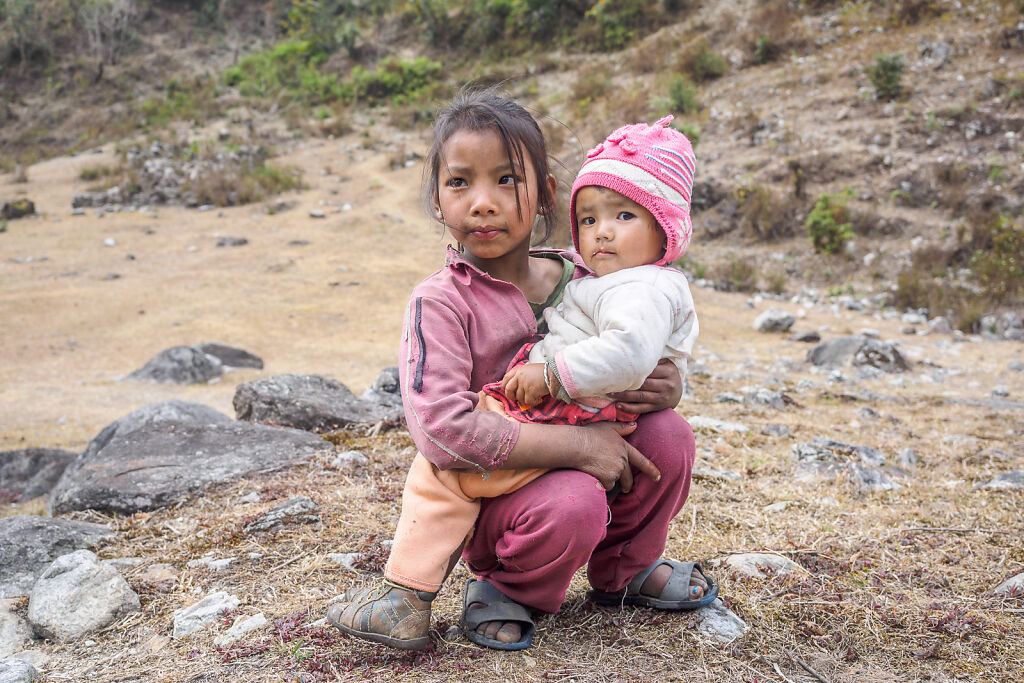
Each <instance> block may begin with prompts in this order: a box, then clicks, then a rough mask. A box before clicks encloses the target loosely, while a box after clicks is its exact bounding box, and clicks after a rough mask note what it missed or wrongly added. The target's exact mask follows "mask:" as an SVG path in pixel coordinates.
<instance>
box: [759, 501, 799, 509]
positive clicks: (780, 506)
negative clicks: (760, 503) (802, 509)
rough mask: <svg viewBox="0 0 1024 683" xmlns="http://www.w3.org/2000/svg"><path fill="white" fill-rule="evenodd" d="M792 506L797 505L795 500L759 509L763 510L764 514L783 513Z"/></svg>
mask: <svg viewBox="0 0 1024 683" xmlns="http://www.w3.org/2000/svg"><path fill="white" fill-rule="evenodd" d="M794 505H797V502H796V501H795V500H780V501H779V502H777V503H772V504H771V505H765V506H764V507H763V508H761V509H762V510H764V511H765V512H783V511H784V510H786V508H789V507H792V506H794Z"/></svg>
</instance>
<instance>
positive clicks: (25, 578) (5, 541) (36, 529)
mask: <svg viewBox="0 0 1024 683" xmlns="http://www.w3.org/2000/svg"><path fill="white" fill-rule="evenodd" d="M113 535H114V532H112V531H111V530H110V529H108V528H107V527H105V526H101V525H99V524H90V523H88V522H73V521H71V520H67V519H50V518H47V517H39V516H37V515H18V516H15V517H4V518H0V597H3V598H7V597H13V596H16V595H27V594H28V592H29V591H30V590H32V586H33V584H34V583H35V582H36V579H37V578H38V577H39V575H40V574H42V573H43V571H44V570H45V569H46V568H47V567H48V566H49V565H50V563H51V562H53V561H54V560H56V559H57V558H58V557H60V556H62V555H66V554H68V553H70V552H72V551H74V550H78V549H80V548H95V547H96V546H97V545H99V544H100V543H101V542H102V541H105V540H108V539H110V538H111V537H113Z"/></svg>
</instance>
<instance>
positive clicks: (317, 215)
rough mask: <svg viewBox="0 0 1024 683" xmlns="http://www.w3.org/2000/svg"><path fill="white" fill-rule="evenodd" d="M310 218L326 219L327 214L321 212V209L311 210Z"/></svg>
mask: <svg viewBox="0 0 1024 683" xmlns="http://www.w3.org/2000/svg"><path fill="white" fill-rule="evenodd" d="M309 217H310V218H326V217H327V214H325V213H324V212H323V209H313V210H312V211H310V212H309Z"/></svg>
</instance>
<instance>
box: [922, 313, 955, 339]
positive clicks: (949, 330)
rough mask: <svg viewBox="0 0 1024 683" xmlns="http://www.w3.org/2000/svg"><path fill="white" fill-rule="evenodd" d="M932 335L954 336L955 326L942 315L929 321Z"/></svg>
mask: <svg viewBox="0 0 1024 683" xmlns="http://www.w3.org/2000/svg"><path fill="white" fill-rule="evenodd" d="M928 327H929V329H930V330H931V333H932V334H953V326H952V325H950V324H949V321H948V320H946V319H945V318H944V317H942V316H941V315H940V316H938V317H935V318H932V319H931V320H929V321H928Z"/></svg>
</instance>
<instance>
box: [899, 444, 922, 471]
mask: <svg viewBox="0 0 1024 683" xmlns="http://www.w3.org/2000/svg"><path fill="white" fill-rule="evenodd" d="M919 460H920V458H919V457H918V455H917V451H915V450H914V449H913V448H904V449H903V450H901V451H900V452H899V453H897V454H896V462H897V464H899V466H900V467H913V466H914V465H916V464H917V463H918V461H919Z"/></svg>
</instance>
